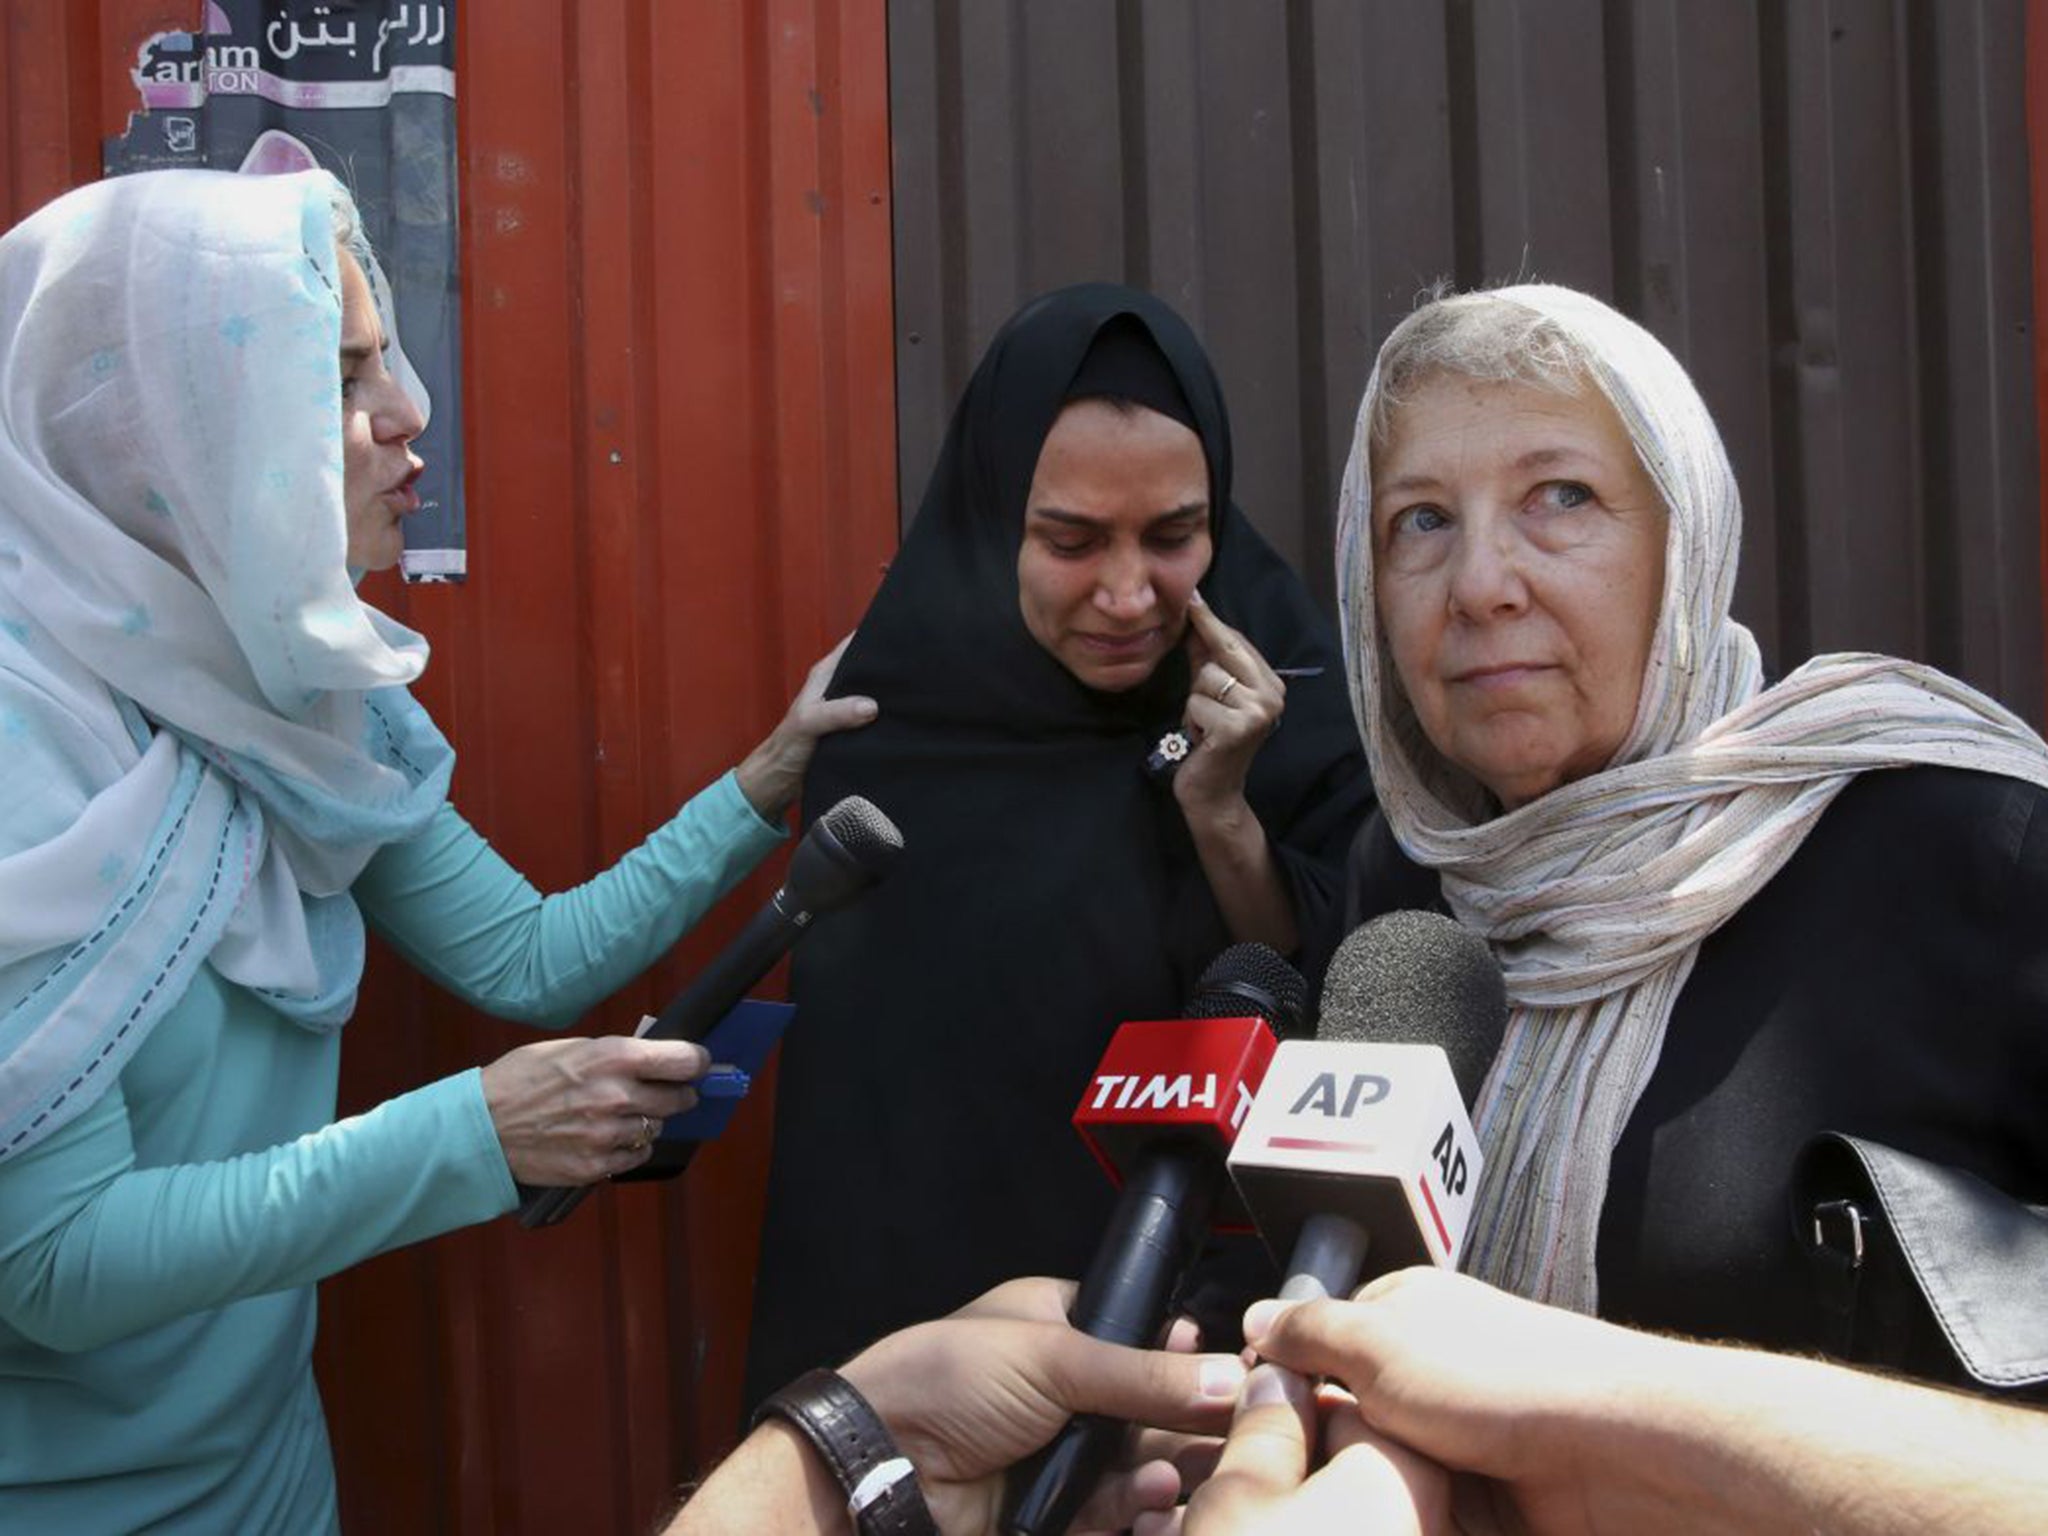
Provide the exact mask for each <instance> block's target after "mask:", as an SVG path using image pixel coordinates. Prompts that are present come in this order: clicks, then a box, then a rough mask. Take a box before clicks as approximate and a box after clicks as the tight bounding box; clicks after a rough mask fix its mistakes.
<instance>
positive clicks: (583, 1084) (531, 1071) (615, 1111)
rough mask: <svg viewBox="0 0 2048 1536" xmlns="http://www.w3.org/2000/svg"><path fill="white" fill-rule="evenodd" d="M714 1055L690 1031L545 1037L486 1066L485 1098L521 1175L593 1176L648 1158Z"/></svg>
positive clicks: (588, 1179) (555, 1180)
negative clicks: (669, 1035) (684, 1035)
mask: <svg viewBox="0 0 2048 1536" xmlns="http://www.w3.org/2000/svg"><path fill="white" fill-rule="evenodd" d="M710 1064H711V1058H710V1056H709V1055H708V1054H707V1053H706V1052H705V1050H704V1048H703V1047H702V1046H700V1045H694V1044H691V1043H690V1042H688V1041H684V1040H637V1039H634V1038H633V1037H631V1036H629V1035H605V1036H601V1037H599V1038H597V1039H584V1038H580V1037H579V1038H575V1039H565V1040H543V1041H540V1042H538V1043H537V1044H534V1045H522V1046H521V1047H520V1048H519V1049H518V1050H516V1051H511V1052H508V1053H507V1054H505V1055H503V1056H500V1057H499V1058H498V1059H497V1060H496V1061H494V1062H492V1063H491V1064H490V1065H489V1066H487V1067H485V1068H484V1069H483V1088H484V1104H485V1106H486V1107H487V1108H488V1109H489V1110H490V1113H491V1124H492V1125H493V1126H494V1127H495V1128H496V1130H497V1132H498V1142H499V1145H500V1146H502V1147H503V1148H504V1151H505V1162H506V1164H507V1166H509V1167H510V1168H511V1170H512V1177H513V1178H514V1179H516V1180H517V1181H518V1182H519V1183H521V1184H530V1185H535V1186H540V1187H549V1186H559V1185H575V1184H594V1183H596V1182H597V1181H598V1180H599V1179H608V1178H612V1177H614V1176H615V1175H617V1174H621V1173H624V1172H626V1171H627V1170H628V1169H631V1168H637V1167H639V1166H640V1165H641V1164H642V1163H644V1162H646V1161H647V1159H648V1156H649V1155H650V1153H651V1152H652V1151H653V1147H654V1137H655V1134H656V1132H657V1131H658V1130H659V1129H660V1127H661V1122H662V1121H663V1120H665V1119H667V1118H668V1117H669V1116H670V1115H678V1114H681V1113H683V1112H684V1111H685V1110H687V1109H689V1108H690V1107H691V1106H692V1105H693V1104H695V1103H696V1102H697V1095H696V1092H695V1090H694V1089H692V1088H691V1087H690V1086H689V1085H690V1084H691V1083H693V1082H695V1081H696V1080H697V1079H698V1078H700V1077H702V1076H703V1075H704V1072H705V1069H706V1068H707V1067H709V1066H710Z"/></svg>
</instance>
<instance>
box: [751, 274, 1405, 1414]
mask: <svg viewBox="0 0 2048 1536" xmlns="http://www.w3.org/2000/svg"><path fill="white" fill-rule="evenodd" d="M1198 580H1199V582H1200V593H1201V594H1202V595H1201V596H1195V595H1194V593H1195V584H1196V582H1197V581H1198ZM1204 597H1205V598H1206V607H1205V606H1204V603H1203V598H1204ZM1276 669H1277V670H1276ZM1280 672H1284V673H1286V674H1287V675H1288V676H1289V677H1291V678H1292V679H1293V680H1292V682H1291V683H1290V682H1283V681H1282V680H1281V677H1280V676H1279V675H1278V673H1280ZM834 686H835V690H836V691H842V692H857V693H863V694H869V695H872V696H873V697H874V698H875V699H876V700H877V701H878V702H879V703H880V705H881V716H880V718H879V719H878V720H877V721H876V722H875V723H874V724H873V725H871V726H869V727H868V728H867V729H866V730H864V731H862V732H860V733H858V735H857V736H843V737H830V738H827V739H825V740H824V741H823V742H821V743H820V748H819V752H818V755H817V757H816V759H815V760H814V761H813V763H812V765H811V770H810V777H809V780H808V784H807V788H806V793H805V800H804V811H805V817H806V819H807V820H808V819H809V818H810V817H812V816H815V815H816V814H817V813H818V812H819V811H820V810H822V809H824V808H825V807H827V806H829V805H831V804H832V803H833V802H834V801H835V800H837V799H838V798H839V797H840V796H842V795H846V794H854V793H858V794H863V795H866V796H868V797H869V798H870V799H872V800H873V801H875V803H876V804H878V805H879V806H881V807H882V809H883V810H885V811H887V812H888V813H889V815H890V816H891V817H892V818H894V819H895V820H896V822H897V823H898V824H899V825H900V826H901V827H902V829H903V833H904V844H905V850H904V856H903V859H902V862H901V863H900V864H899V865H898V866H897V868H896V870H895V871H894V873H893V874H892V875H891V876H890V879H889V880H888V882H887V883H886V884H884V885H883V886H881V887H880V888H879V889H877V890H876V891H874V892H873V893H872V894H870V895H869V896H867V897H866V898H864V899H863V900H862V901H861V902H860V903H859V904H857V905H856V906H854V907H852V908H850V909H848V910H847V911H845V912H843V913H841V914H839V915H837V916H835V917H834V918H833V919H832V920H831V921H830V922H829V923H828V924H826V925H824V926H823V927H822V928H821V929H820V930H819V931H818V932H817V933H816V934H815V935H813V936H812V937H811V938H809V939H808V940H807V941H806V943H805V945H804V947H803V948H802V949H801V950H799V951H798V954H797V958H796V964H795V971H794V977H793V984H792V993H793V996H794V997H795V999H796V1002H797V1006H798V1022H797V1024H796V1026H795V1028H794V1029H793V1030H792V1031H791V1033H790V1036H789V1040H788V1043H787V1045H786V1046H785V1049H784V1052H783V1060H782V1067H781V1081H780V1088H779V1090H778V1095H777V1099H778V1102H777V1106H776V1132H775V1150H774V1164H773V1169H772V1173H771V1176H770V1182H769V1195H768V1212H767V1223H766V1229H765V1231H764V1234H763V1239H762V1247H761V1264H760V1272H759V1279H758V1283H757V1287H756V1291H755V1310H754V1324H753V1334H752V1340H751V1348H750V1353H749V1359H748V1382H747V1397H748V1401H749V1402H750V1403H752V1402H755V1401H758V1400H759V1399H760V1398H761V1397H763V1396H765V1395H766V1394H767V1393H768V1392H771V1391H773V1390H774V1389H775V1388H777V1387H779V1386H781V1385H782V1384H783V1383H784V1382H786V1381H788V1380H789V1379H790V1378H791V1377H793V1376H795V1375H796V1374H797V1373H798V1372H800V1371H802V1370H805V1369H807V1368H809V1367H811V1366H814V1365H820V1364H828V1363H833V1362H836V1361H837V1360H839V1359H842V1358H844V1357H845V1356H846V1355H847V1354H848V1353H849V1352H850V1351H851V1350H852V1349H854V1348H856V1347H858V1346H860V1345H862V1344H864V1343H866V1342H868V1341H869V1340H871V1339H873V1338H875V1337H876V1336H878V1335H880V1334H882V1333H886V1332H888V1331H890V1330H892V1329H894V1328H897V1327H900V1326H902V1325H904V1324H906V1323H908V1322H912V1321H914V1320H917V1319H920V1318H925V1317H932V1316H936V1315H938V1314H940V1313H942V1312H945V1311H947V1310H949V1309H951V1308H953V1307H956V1306H958V1305H960V1304H961V1303H963V1302H965V1301H967V1300H969V1299H970V1298H972V1297H974V1296H976V1295H978V1294H979V1293H980V1292H981V1291H983V1290H985V1289H986V1288H988V1287H989V1286H990V1285H991V1284H994V1283H995V1282H997V1281H1000V1280H1003V1279H1007V1278H1009V1277H1011V1276H1015V1275H1020V1274H1029V1273H1047V1274H1063V1275H1078V1274H1079V1273H1080V1272H1081V1271H1082V1270H1083V1269H1085V1268H1086V1266H1087V1263H1088V1259H1089V1256H1090V1255H1091V1254H1092V1252H1093V1251H1094V1248H1095V1245H1096V1242H1097V1240H1098V1238H1099V1236H1100V1234H1101V1230H1102V1226H1103V1222H1104V1219H1105V1218H1106V1216H1107V1214H1108V1212H1109V1209H1110V1206H1111V1204H1112V1201H1113V1197H1114V1192H1113V1191H1112V1189H1111V1188H1110V1185H1109V1183H1108V1181H1107V1180H1106V1179H1105V1178H1104V1176H1103V1174H1102V1171H1101V1169H1100V1168H1098V1167H1097V1166H1096V1165H1095V1163H1094V1162H1093V1161H1092V1159H1091V1158H1090V1156H1089V1154H1088V1153H1087V1151H1086V1149H1085V1148H1084V1147H1083V1145H1082V1143H1081V1140H1080V1138H1079V1137H1078V1136H1077V1135H1076V1134H1075V1132H1074V1131H1073V1129H1072V1128H1071V1126H1070V1125H1069V1123H1068V1117H1069V1116H1070V1115H1071V1114H1072V1112H1073V1109H1074V1106H1075V1104H1076V1103H1077V1102H1078V1101H1079V1099H1080V1097H1081V1093H1082V1090H1083V1088H1084V1087H1085V1086H1086V1084H1087V1082H1088V1080H1089V1078H1090V1076H1091V1074H1092V1072H1093V1069H1094V1066H1095V1063H1096V1061H1097V1059H1098V1058H1099V1056H1100V1055H1101V1052H1102V1050H1103V1048H1104V1046H1105V1045H1106V1044H1107V1042H1108V1040H1109V1037H1110V1035H1111V1034H1112V1033H1114V1031H1115V1029H1116V1027H1117V1025H1119V1024H1120V1023H1122V1022H1124V1021H1126V1020H1129V1019H1145V1018H1172V1017H1175V1016H1177V1015H1178V1014H1179V1012H1180V1010H1181V1007H1182V1005H1183V1003H1184V1002H1185V1001H1186V999H1187V997H1188V995H1189V993H1190V991H1191V990H1192V988H1193V985H1194V983H1195V981H1196V979H1197V977H1198V976H1199V975H1200V973H1201V972H1202V970H1203V968H1204V967H1206V966H1207V965H1208V963H1209V962H1210V961H1211V960H1212V959H1214V958H1215V956H1216V954H1217V953H1218V952H1219V951H1220V950H1222V949H1224V948H1226V947H1227V946H1228V945H1230V944H1231V943H1233V942H1235V941H1238V940H1248V939H1259V940H1263V941H1265V942H1268V943H1272V944H1273V945H1274V946H1275V947H1276V948H1278V949H1280V950H1282V952H1283V953H1285V952H1287V951H1290V950H1293V949H1294V948H1295V947H1296V943H1297V935H1298V934H1300V933H1305V932H1312V931H1314V930H1315V928H1316V927H1317V926H1319V921H1320V918H1321V916H1322V914H1323V913H1325V912H1326V911H1327V910H1328V909H1329V907H1330V905H1331V903H1332V901H1333V900H1334V897H1335V893H1336V891H1337V888H1338V878H1339V868H1340V864H1341V860H1342V856H1343V852H1344V849H1345V848H1346V846H1347V845H1348V844H1349V842H1350V840H1351V835H1352V833H1353V831H1354V830H1355V829H1356V828H1357V826H1358V824H1359V823H1360V821H1362V820H1363V818H1364V816H1365V813H1366V812H1367V810H1368V809H1370V807H1371V804H1372V794H1371V789H1370V786H1369V784H1368V781H1367V777H1366V770H1365V764H1364V760H1363V757H1362V755H1361V752H1360V749H1359V740H1358V732H1357V729H1356V727H1355V726H1354V725H1353V723H1352V718H1351V713H1350V708H1349V705H1348V703H1347V701H1346V697H1345V691H1344V676H1343V665H1342V662H1341V660H1340V659H1339V656H1338V652H1337V649H1336V643H1335V637H1334V635H1333V634H1332V633H1331V630H1330V627H1329V625H1328V623H1327V622H1326V621H1325V620H1324V619H1323V617H1322V615H1321V614H1320V613H1318V612H1317V611H1316V609H1315V608H1314V606H1313V604H1312V603H1311V602H1310V600H1309V597H1308V594H1307V592H1306V591H1305V590H1304V589H1303V587H1302V585H1301V583H1300V581H1299V580H1298V579H1297V578H1296V577H1295V575H1294V574H1293V572H1291V571H1290V570H1288V569H1287V567H1286V565H1285V564H1284V563H1283V562H1282V561H1281V560H1280V558H1279V557H1278V556H1277V555H1276V554H1274V552H1273V551H1272V549H1271V548H1269V547H1268V546H1267V544H1266V543H1265V541H1264V540H1263V539H1261V538H1260V537H1259V535H1258V534H1257V532H1255V531H1254V530H1253V528H1252V526H1251V524H1250V523H1249V522H1248V521H1247V520H1246V519H1245V517H1244V515H1243V514H1242V513H1241V512H1239V511H1238V509H1237V508H1236V507H1235V506H1234V505H1232V504H1231V501H1230V428H1229V422H1228V419H1227V417H1226V415H1225V412H1224V406H1223V396H1222V393H1221V390H1220V388H1219V387H1218V384H1217V381H1216V376H1215V373H1214V371H1213V370H1212V369H1211V368H1210V366H1209V361H1208V359H1207V357H1206V356H1205V355H1204V354H1203V352H1202V349H1201V346H1200V344H1199V343H1198V342H1197V341H1196V340H1195V337H1194V334H1193V332H1192V331H1190V330H1189V329H1188V327H1187V325H1186V324H1185V323H1184V322H1183V321H1182V320H1181V319H1180V318H1179V316H1177V315H1175V314H1174V313H1173V312H1172V311H1171V310H1170V309H1168V308H1167V307H1166V306H1165V305H1164V304H1162V303H1160V302H1159V301H1158V300H1156V299H1153V298H1151V297H1149V296H1148V295H1146V294H1143V293H1139V292H1137V291H1135V290H1132V289H1128V288H1121V287H1116V286H1112V285H1108V284H1089V285H1084V286H1081V287H1075V288H1068V289H1063V290H1061V291H1059V292H1056V293H1053V294H1050V295H1047V296H1045V297H1043V298H1040V299H1038V300H1036V301H1034V302H1033V303H1031V304H1029V305H1027V306H1025V308H1024V309H1022V310H1021V311H1019V312H1018V313H1017V314H1016V315H1015V316H1014V317H1013V318H1012V319H1011V320H1010V321H1009V323H1008V324H1007V325H1005V326H1004V327H1003V329H1002V330H1001V331H1000V332H999V333H998V334H997V336H996V338H995V340H994V341H993V342H992V343H991V344H990V346H989V349H988V351H987V353H986V354H985V355H984V356H983V358H982V360H981V364H980V366H979V367H978V368H977V369H976V370H975V373H974V377H973V378H972V379H971V380H970V381H969V383H968V386H967V390H966V393H965V395H963V396H962V398H961V401H960V404H959V407H958V409H957V410H956V411H955V413H954V416H953V422H952V426H951V428H950V430H949V431H948V433H947V436H946V442H945V446H944V448H943V450H942V451H941V453H940V456H939V462H938V467H937V468H936V469H935V470H934V471H933V474H932V478H931V483H930V485H929V486H928V487H927V489H926V492H925V498H924V503H923V506H922V508H921V509H920V511H919V513H918V517H917V521H916V522H915V523H914V524H913V525H912V527H911V530H910V532H909V534H908V536H907V537H906V538H905V540H904V543H903V547H902V549H901V551H900V552H899V554H898V557H897V559H896V560H895V562H894V563H893V565H892V566H891V567H890V570H889V573H888V576H887V578H886V579H885V580H884V582H883V584H882V587H881V590H880V592H879V593H878V594H877V595H876V598H875V600H874V603H873V604H872V606H871V607H870V608H869V610H868V613H867V616H866V618H865V619H864V620H863V621H862V623H861V626H860V629H859V631H858V632H857V633H856V634H855V636H854V638H853V641H852V644H851V645H850V646H849V647H848V649H847V651H846V654H845V656H844V658H843V659H842V660H841V662H840V665H839V671H838V676H837V680H836V682H835V685H834ZM1283 707H1284V721H1283V719H1282V710H1283ZM1176 730H1179V731H1181V732H1183V733H1184V736H1185V738H1186V739H1188V740H1191V741H1192V743H1193V745H1192V750H1191V751H1189V752H1187V754H1186V757H1185V760H1184V761H1181V762H1179V763H1178V764H1177V771H1175V772H1173V773H1172V774H1170V775H1169V774H1165V773H1162V772H1161V771H1159V770H1160V768H1161V766H1162V763H1163V762H1164V761H1166V760H1168V759H1170V758H1171V756H1172V754H1173V751H1174V746H1173V744H1172V738H1171V736H1170V733H1171V732H1174V731H1176ZM1162 738H1167V740H1168V742H1169V745H1168V746H1167V747H1166V749H1165V751H1164V752H1162V751H1161V750H1160V748H1159V744H1160V743H1161V741H1162ZM1148 756H1149V758H1150V764H1151V766H1150V768H1149V769H1148Z"/></svg>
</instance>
